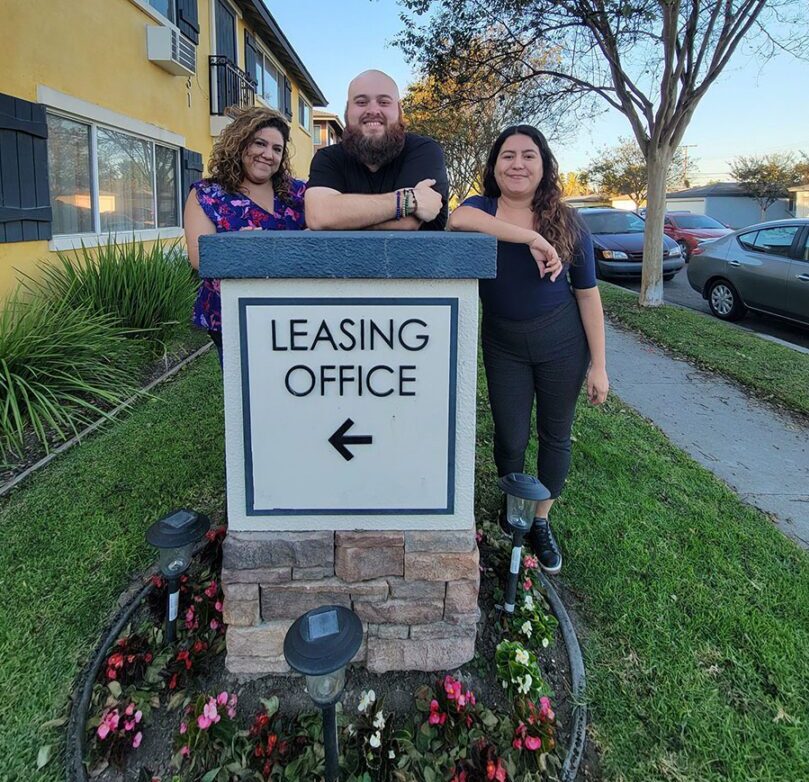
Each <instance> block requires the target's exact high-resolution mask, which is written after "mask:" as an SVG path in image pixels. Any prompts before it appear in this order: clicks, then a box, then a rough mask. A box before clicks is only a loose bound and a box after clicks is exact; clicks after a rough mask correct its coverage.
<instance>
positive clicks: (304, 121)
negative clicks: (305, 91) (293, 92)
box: [298, 95, 312, 131]
mask: <svg viewBox="0 0 809 782" xmlns="http://www.w3.org/2000/svg"><path fill="white" fill-rule="evenodd" d="M298 122H300V125H301V127H302V128H303V129H304V130H307V131H308V130H309V128H310V127H311V124H312V107H311V106H310V105H309V104H308V103H307V102H306V101H305V100H304V99H303V97H302V96H300V95H298Z"/></svg>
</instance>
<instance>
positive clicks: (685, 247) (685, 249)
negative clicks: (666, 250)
mask: <svg viewBox="0 0 809 782" xmlns="http://www.w3.org/2000/svg"><path fill="white" fill-rule="evenodd" d="M677 244H679V245H680V251H681V252H682V254H683V260H684V261H685V262H686V263H688V256H689V255H690V254H691V251H690V250H689V249H688V245H687V244H686V241H685V239H680V240H679V241H678V242H677Z"/></svg>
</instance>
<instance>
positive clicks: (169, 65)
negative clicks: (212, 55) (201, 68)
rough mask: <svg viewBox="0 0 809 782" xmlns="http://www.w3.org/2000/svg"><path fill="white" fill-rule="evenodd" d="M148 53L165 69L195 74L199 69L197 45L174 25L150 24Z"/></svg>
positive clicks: (152, 59) (178, 74)
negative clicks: (157, 25)
mask: <svg viewBox="0 0 809 782" xmlns="http://www.w3.org/2000/svg"><path fill="white" fill-rule="evenodd" d="M146 53H147V56H148V57H149V59H150V60H151V61H152V62H153V63H154V64H155V65H159V66H160V67H161V68H162V69H163V70H164V71H168V72H169V73H173V74H174V75H175V76H193V75H194V74H195V73H196V71H197V47H196V46H194V44H193V43H191V41H189V40H188V39H187V38H186V37H185V36H184V35H181V34H180V32H179V30H177V29H175V28H174V27H162V26H160V27H156V26H148V27H147V28H146Z"/></svg>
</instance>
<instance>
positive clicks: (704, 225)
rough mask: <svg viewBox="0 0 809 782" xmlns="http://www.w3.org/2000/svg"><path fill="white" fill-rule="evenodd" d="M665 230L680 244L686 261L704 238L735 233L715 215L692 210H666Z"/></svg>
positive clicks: (717, 237)
mask: <svg viewBox="0 0 809 782" xmlns="http://www.w3.org/2000/svg"><path fill="white" fill-rule="evenodd" d="M663 231H665V233H666V236H670V237H671V238H672V239H674V241H675V242H677V244H679V245H680V249H681V250H682V252H683V257H684V258H685V260H686V261H688V258H689V256H690V255H691V252H692V251H693V249H694V248H695V247H696V246H697V245H698V244H699V242H700V241H701V240H702V239H719V238H720V237H722V236H727V235H728V234H732V233H733V229H732V228H728V227H727V226H726V225H724V224H722V223H720V222H719V221H718V220H714V219H713V217H708V215H697V214H693V213H692V212H666V219H665V220H664V222H663Z"/></svg>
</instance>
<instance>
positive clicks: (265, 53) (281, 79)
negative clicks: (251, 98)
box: [253, 35, 287, 114]
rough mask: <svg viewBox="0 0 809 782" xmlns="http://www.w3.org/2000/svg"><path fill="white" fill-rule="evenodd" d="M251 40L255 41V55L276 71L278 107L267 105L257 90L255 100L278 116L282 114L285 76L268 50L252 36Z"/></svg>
mask: <svg viewBox="0 0 809 782" xmlns="http://www.w3.org/2000/svg"><path fill="white" fill-rule="evenodd" d="M253 40H254V41H255V49H256V54H257V55H258V54H260V55H261V56H262V57H264V58H265V59H267V60H269V61H270V65H272V66H273V68H275V70H276V71H278V105H277V106H273V105H272V104H271V103H268V102H267V101H266V100H265V99H264V98H263V97H262V96H261V95H259V93H258V90H256V98H257V99H258V100H260V101H261V103H262V105H263V106H266V107H267V108H268V109H273V111H277V112H279V113H280V114H283V113H284V108H283V103H284V96H283V90H284V79H285V78H287V75H286V73H285V71H284V69H283V68H282V67H281V65H280V64H279V63H278V60H276V59H275V57H273V55H272V54H270V51H269V49H267V47H266V46H264V44H263V43H262V42H261V41H260V40H259V39H258V38H257V37H256V36H255V35H254V36H253Z"/></svg>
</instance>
